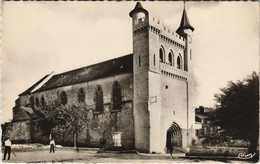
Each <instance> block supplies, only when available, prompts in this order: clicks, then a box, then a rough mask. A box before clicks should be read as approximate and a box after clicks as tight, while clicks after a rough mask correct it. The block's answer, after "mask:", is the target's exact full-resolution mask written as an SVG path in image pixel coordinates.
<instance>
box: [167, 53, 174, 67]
mask: <svg viewBox="0 0 260 164" xmlns="http://www.w3.org/2000/svg"><path fill="white" fill-rule="evenodd" d="M172 58H173V57H172V53H171V52H170V53H169V55H168V60H169V64H170V66H173V62H172Z"/></svg>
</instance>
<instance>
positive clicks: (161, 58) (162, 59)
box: [159, 48, 164, 62]
mask: <svg viewBox="0 0 260 164" xmlns="http://www.w3.org/2000/svg"><path fill="white" fill-rule="evenodd" d="M159 55H160V62H164V51H163V49H162V48H160V50H159Z"/></svg>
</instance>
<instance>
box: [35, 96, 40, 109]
mask: <svg viewBox="0 0 260 164" xmlns="http://www.w3.org/2000/svg"><path fill="white" fill-rule="evenodd" d="M35 105H36V107H39V105H40V103H39V99H38V98H36V99H35Z"/></svg>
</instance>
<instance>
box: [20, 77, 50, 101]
mask: <svg viewBox="0 0 260 164" xmlns="http://www.w3.org/2000/svg"><path fill="white" fill-rule="evenodd" d="M48 76H49V75H45V76H44V77H43V78H41V79H40V80H39V81H37V82H36V83H35V84H33V85H32V86H31V87H30V88H28V89H27V90H25V91H24V92H23V93H21V94H19V96H23V95H28V94H31V91H32V90H33V89H34V88H36V87H37V86H38V85H39V84H40V83H41V82H42V81H44V80H45V79H46V78H47V77H48Z"/></svg>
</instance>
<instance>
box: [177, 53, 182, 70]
mask: <svg viewBox="0 0 260 164" xmlns="http://www.w3.org/2000/svg"><path fill="white" fill-rule="evenodd" d="M177 68H178V69H182V59H181V55H179V56H178V57H177Z"/></svg>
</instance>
